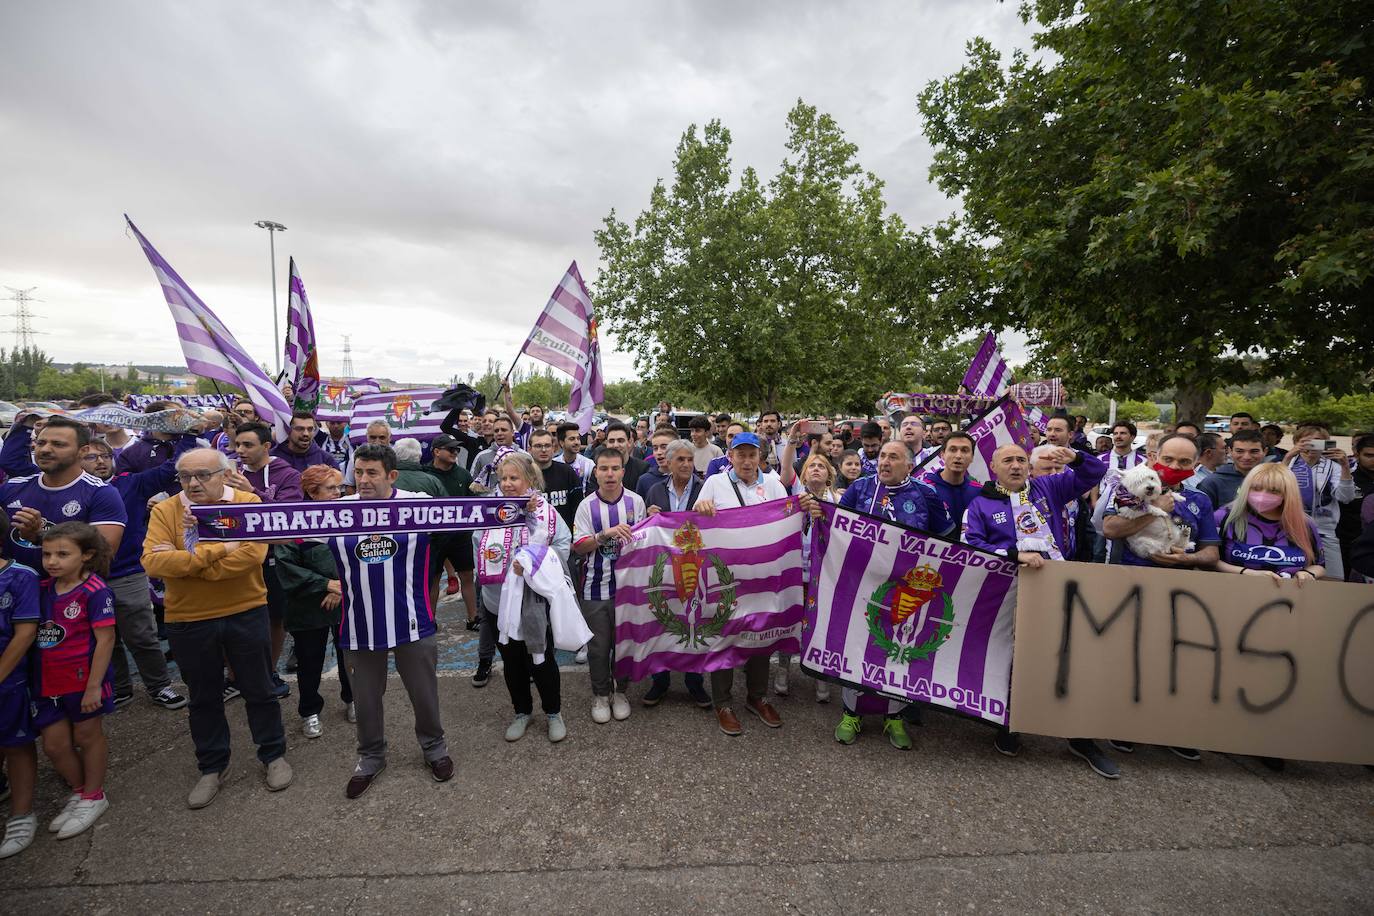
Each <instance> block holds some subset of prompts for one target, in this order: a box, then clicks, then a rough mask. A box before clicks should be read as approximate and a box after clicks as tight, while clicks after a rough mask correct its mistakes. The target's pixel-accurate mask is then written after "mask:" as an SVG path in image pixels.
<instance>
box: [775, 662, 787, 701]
mask: <svg viewBox="0 0 1374 916" xmlns="http://www.w3.org/2000/svg"><path fill="white" fill-rule="evenodd" d="M773 692H774V693H776V694H777V695H778V696H780V697H785V696H787V669H786V668H779V669H778V671H777V673H776V674H774V675H773Z"/></svg>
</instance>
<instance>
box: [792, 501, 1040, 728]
mask: <svg viewBox="0 0 1374 916" xmlns="http://www.w3.org/2000/svg"><path fill="white" fill-rule="evenodd" d="M821 509H822V511H823V512H824V513H825V517H824V519H823V520H821V521H818V522H817V523H816V525H815V531H816V536H817V538H818V548H817V549H816V550H814V551H812V554H811V581H812V583H813V586H814V590H813V591H812V593H811V594H810V595H809V596H808V597H807V602H806V615H805V623H804V625H803V632H804V635H803V640H802V641H803V643H804V646H803V649H802V661H801V664H802V667H803V668H805V669H807V670H808V671H811V672H813V673H815V674H817V675H820V676H822V677H825V678H830V679H832V680H837V681H840V682H842V683H845V684H849V685H850V686H852V687H857V688H859V689H861V690H871V691H874V692H876V693H880V694H882V695H884V696H887V697H892V698H895V699H901V700H917V701H920V702H922V703H932V704H934V705H936V706H944V707H947V708H949V709H954V710H957V711H959V712H961V713H966V714H968V715H971V716H976V717H978V718H980V719H986V720H987V721H989V722H995V723H997V724H999V725H1000V724H1004V723H1005V722H1006V721H1007V699H1008V695H1009V693H1010V688H1011V655H1012V629H1013V624H1014V621H1015V611H1016V589H1015V584H1016V563H1014V562H1013V561H1010V560H1007V559H1006V558H1004V557H999V556H997V555H995V554H991V553H984V552H982V551H979V550H975V549H974V548H972V547H969V546H968V545H967V544H958V543H955V542H953V541H946V540H943V539H941V538H937V537H934V536H932V535H928V534H925V533H923V532H920V531H917V530H915V529H912V528H907V527H905V526H903V525H896V524H893V523H891V522H887V521H884V520H883V519H880V518H876V517H874V516H871V515H866V514H864V513H861V512H854V511H853V510H850V509H844V508H841V507H839V506H836V505H834V504H831V503H824V502H823V503H821Z"/></svg>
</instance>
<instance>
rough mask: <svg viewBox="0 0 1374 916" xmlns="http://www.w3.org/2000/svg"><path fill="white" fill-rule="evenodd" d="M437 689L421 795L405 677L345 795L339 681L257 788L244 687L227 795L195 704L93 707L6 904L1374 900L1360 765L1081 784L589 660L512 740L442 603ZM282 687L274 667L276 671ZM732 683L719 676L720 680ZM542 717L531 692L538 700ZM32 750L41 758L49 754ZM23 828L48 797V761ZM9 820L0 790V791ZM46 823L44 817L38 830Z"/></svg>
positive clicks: (1162, 753) (0, 870)
mask: <svg viewBox="0 0 1374 916" xmlns="http://www.w3.org/2000/svg"><path fill="white" fill-rule="evenodd" d="M440 611H441V613H440V619H441V623H442V624H443V627H444V629H443V635H442V640H443V644H444V645H443V651H442V652H441V669H442V670H441V677H442V680H441V682H440V695H441V697H442V701H443V712H444V721H445V725H446V729H447V732H448V739H449V747H450V751H451V753H452V755H453V758H454V761H455V763H456V764H457V775H456V776H455V778H454V779H453V780H452V781H451V782H449V783H446V784H438V783H435V782H433V781H432V779H431V778H430V776H429V773H428V770H426V769H425V768H424V766H423V763H422V759H421V756H420V753H419V750H418V748H417V747H416V745H415V742H414V739H413V737H412V732H411V722H410V718H409V707H408V704H407V702H406V699H405V692H404V690H403V689H402V688H401V685H400V683H399V680H396V679H393V681H392V685H391V686H392V689H391V690H389V691H388V693H387V697H386V706H387V722H388V728H389V734H390V740H391V748H390V758H389V767H388V769H387V770H386V771H385V773H384V774H383V775H382V776H381V777H380V778H379V779H378V780H377V782H376V784H375V785H374V786H373V787H372V788H371V790H370V791H369V792H368V793H367V794H366V795H364V796H363V797H362V798H361V799H358V800H356V801H348V800H347V799H346V798H345V797H344V793H343V789H344V784H345V783H346V782H347V780H348V777H349V775H350V773H351V770H352V766H353V761H354V739H353V733H352V729H351V727H350V726H349V725H348V723H347V721H346V720H345V718H344V710H343V706H342V704H341V703H340V702H339V701H338V699H337V696H338V694H337V683H336V682H335V681H331V680H327V681H326V683H325V695H326V697H327V699H328V701H329V703H328V706H327V709H326V712H325V714H324V716H323V719H324V723H325V733H324V735H323V737H321V738H319V739H317V740H313V741H311V740H307V739H306V738H304V737H303V736H302V734H301V730H300V720H299V718H298V717H297V716H296V714H295V698H294V695H293V697H292V698H291V699H290V700H287V701H284V703H283V718H284V720H285V722H286V725H287V735H288V743H289V750H288V759H289V760H290V761H291V763H292V765H293V767H294V768H295V782H294V783H293V784H292V785H291V787H290V788H288V789H287V790H285V791H283V792H280V793H269V792H268V791H267V790H266V788H265V786H264V784H263V775H262V770H261V767H260V766H259V765H258V764H257V761H256V759H255V757H254V754H253V747H252V743H251V741H250V740H249V736H248V730H247V726H246V723H245V720H244V716H243V710H242V703H241V702H240V701H234V702H232V703H231V704H230V713H229V717H230V721H231V723H232V724H233V728H234V741H235V744H234V754H235V756H234V760H233V763H232V764H231V768H230V771H229V774H230V775H229V779H228V781H227V783H226V784H225V786H224V788H223V790H222V792H221V794H220V796H219V798H218V799H217V800H216V801H215V802H214V804H213V805H211V806H210V807H209V808H206V809H204V810H201V811H191V810H188V809H187V808H186V804H185V799H186V794H187V792H188V791H189V790H190V788H191V786H192V784H193V783H194V782H195V779H196V776H197V774H196V770H195V761H194V756H193V752H192V746H191V740H190V736H189V733H188V731H187V728H186V722H185V712H184V711H180V712H168V711H165V710H162V709H159V708H156V707H154V706H153V705H152V704H151V702H149V701H148V700H147V699H145V698H144V696H143V694H142V692H141V691H139V697H138V699H137V700H136V701H135V702H134V703H132V704H130V705H129V706H128V707H126V708H124V709H122V710H121V711H119V712H118V713H117V714H116V715H114V716H112V717H111V718H110V720H109V721H108V723H107V732H108V734H109V736H110V747H111V759H110V776H109V779H108V781H107V791H108V794H109V797H110V801H111V808H110V810H109V812H107V813H106V815H105V816H104V817H103V818H102V819H101V820H100V821H99V822H98V823H97V825H96V826H95V827H94V828H93V829H92V830H90V831H88V832H87V833H85V834H83V835H82V836H79V837H77V838H74V839H71V840H66V841H62V842H59V841H57V840H56V839H54V838H53V835H51V834H48V833H46V832H43V833H42V834H41V835H40V837H39V839H38V840H37V841H36V842H35V844H34V845H33V846H32V847H30V848H29V849H28V850H27V851H26V852H24V853H22V854H21V855H19V856H17V857H15V858H12V859H9V860H6V861H4V862H0V913H34V912H43V913H69V912H70V913H77V912H80V913H125V912H140V913H181V912H186V913H215V914H233V913H245V914H255V913H265V912H274V913H316V912H338V913H345V912H346V913H349V914H355V913H356V914H367V913H386V914H394V913H408V912H444V913H446V912H464V913H467V912H473V913H487V912H496V911H501V912H514V913H524V912H535V913H544V914H548V913H583V912H585V913H598V914H601V913H609V914H617V913H627V914H629V913H633V914H644V913H669V912H692V913H718V912H741V913H788V914H793V913H795V914H805V916H811V914H817V916H820V914H841V913H886V912H899V911H901V912H913V911H915V912H953V911H959V912H982V911H992V910H1015V911H1029V912H1053V913H1062V912H1070V911H1081V912H1172V911H1184V910H1193V911H1198V910H1200V911H1206V912H1221V913H1267V912H1297V911H1301V912H1304V913H1368V912H1370V910H1371V907H1372V906H1374V773H1371V772H1370V771H1369V770H1367V769H1365V768H1363V767H1356V766H1343V765H1333V764H1314V763H1302V762H1291V763H1289V765H1288V767H1287V770H1286V771H1285V772H1283V773H1278V774H1275V773H1271V772H1270V771H1268V770H1266V769H1265V768H1263V767H1262V766H1261V765H1260V764H1259V763H1258V761H1256V760H1254V759H1251V758H1245V757H1230V756H1226V755H1221V754H1211V753H1204V754H1203V757H1202V760H1201V761H1200V762H1197V763H1189V762H1186V761H1184V760H1181V759H1179V758H1177V757H1175V756H1173V755H1172V754H1170V753H1169V752H1168V751H1166V750H1164V749H1162V748H1139V749H1137V751H1136V753H1135V754H1133V755H1122V754H1115V755H1114V756H1115V757H1116V759H1117V760H1118V761H1119V763H1120V765H1121V769H1122V773H1123V776H1122V778H1121V779H1120V780H1117V781H1115V782H1112V781H1108V780H1104V779H1102V778H1100V777H1098V776H1096V775H1094V774H1093V773H1092V772H1091V771H1090V770H1089V769H1088V768H1087V766H1086V765H1085V764H1083V763H1082V762H1081V761H1079V760H1078V759H1076V758H1074V757H1072V756H1070V755H1069V753H1068V751H1067V749H1066V746H1065V743H1064V742H1063V741H1062V740H1058V739H1051V738H1039V737H1028V738H1027V739H1026V741H1025V747H1024V749H1023V750H1022V753H1021V755H1020V756H1019V757H1017V758H1015V759H1012V758H1007V757H1003V756H1001V755H999V754H997V753H996V752H994V750H993V748H992V734H993V733H992V730H991V729H990V728H989V727H987V726H984V725H980V724H979V723H976V722H972V721H969V720H964V719H959V718H954V717H952V716H948V715H942V714H936V713H927V714H926V715H925V717H924V720H925V724H924V726H923V727H921V728H916V729H913V730H912V735H913V738H914V740H915V745H916V747H915V749H914V750H913V751H910V752H899V751H897V750H895V749H893V748H892V747H890V746H889V745H888V744H887V742H886V741H885V740H884V739H883V737H882V734H881V722H880V720H876V719H870V720H867V721H866V725H865V731H864V732H863V734H862V735H861V736H860V738H859V741H858V742H857V743H856V744H854V745H853V746H850V747H844V746H841V745H838V744H837V743H836V742H835V741H834V740H833V737H832V733H833V729H834V726H835V724H836V722H837V720H838V717H839V713H840V708H839V703H838V691H836V692H835V693H836V695H835V699H834V700H832V701H831V702H830V703H829V704H825V705H822V704H818V703H817V702H816V701H815V693H814V687H813V682H812V681H810V679H808V678H806V677H804V676H802V675H800V674H798V673H797V672H796V671H795V670H794V671H793V672H792V675H791V691H790V695H789V696H786V697H778V698H774V703H775V705H776V706H777V708H778V709H779V710H780V712H781V714H782V716H783V719H784V726H783V727H782V728H781V729H778V730H770V729H768V728H765V727H764V726H763V724H762V723H761V722H759V721H758V720H757V719H755V718H753V717H752V716H744V726H745V733H744V735H743V736H741V737H738V738H728V737H726V736H724V735H723V734H721V733H720V731H719V730H718V729H717V728H716V725H715V720H714V716H713V715H712V714H711V713H710V712H709V711H703V710H700V709H697V708H696V707H695V706H694V705H692V704H691V703H690V702H689V701H688V699H687V696H686V694H685V692H684V691H683V690H682V687H681V682H680V680H678V679H677V678H676V677H675V679H674V689H673V692H672V693H671V694H670V695H669V697H668V699H667V700H666V701H665V702H664V703H663V704H662V705H661V706H658V707H655V708H645V707H643V706H641V705H640V704H639V702H638V699H639V697H640V696H642V694H643V691H644V689H645V687H646V685H644V684H640V685H635V686H634V687H632V688H631V691H630V695H631V699H632V701H633V702H634V711H633V714H632V715H631V717H630V718H629V719H628V720H627V721H625V722H611V723H610V724H607V725H596V724H594V723H593V722H592V721H591V718H590V715H589V712H590V690H589V688H588V683H587V675H586V672H585V669H582V668H579V667H576V666H572V665H569V666H568V667H566V668H565V670H564V672H563V697H564V702H563V709H564V713H565V715H566V717H567V719H568V738H567V739H566V740H565V741H564V742H562V743H561V744H558V745H553V744H550V743H549V741H548V740H547V738H546V733H545V724H544V719H543V717H542V716H541V715H539V714H536V716H535V719H534V722H533V724H532V726H531V728H530V730H529V733H528V734H527V735H526V737H525V738H524V739H523V740H522V741H519V742H516V743H513V744H508V743H507V742H506V741H505V740H504V739H503V734H504V730H505V726H506V724H507V723H508V721H509V718H510V715H511V707H510V701H509V697H508V695H507V693H506V689H505V686H504V683H503V681H502V680H501V677H500V675H499V669H498V674H497V676H496V677H494V678H493V679H492V681H491V683H490V685H489V686H487V687H486V688H484V689H480V690H476V689H473V687H472V682H471V668H472V666H473V665H474V664H475V658H476V641H475V636H476V634H472V633H468V632H467V631H466V630H464V629H463V628H462V626H461V616H462V613H461V610H460V605H459V604H458V603H457V602H456V601H454V600H452V599H450V600H447V601H445V602H444V603H443V604H441V607H440ZM288 680H289V678H288ZM742 689H743V679H742V678H737V682H736V691H737V693H738V692H740V691H742ZM536 708H537V703H536ZM40 760H41V755H40ZM40 768H41V769H40V780H39V782H40V785H39V798H38V807H37V810H38V814H39V816H40V820H41V823H46V821H47V819H48V818H50V817H52V815H53V814H55V813H56V811H57V810H58V808H59V807H60V805H61V803H62V801H63V795H64V792H63V789H62V787H61V786H60V785H59V781H58V780H57V779H56V777H55V775H54V774H53V773H52V771H51V769H50V768H49V767H48V766H47V764H46V762H43V763H41V764H40ZM0 808H3V806H0ZM40 830H41V827H40Z"/></svg>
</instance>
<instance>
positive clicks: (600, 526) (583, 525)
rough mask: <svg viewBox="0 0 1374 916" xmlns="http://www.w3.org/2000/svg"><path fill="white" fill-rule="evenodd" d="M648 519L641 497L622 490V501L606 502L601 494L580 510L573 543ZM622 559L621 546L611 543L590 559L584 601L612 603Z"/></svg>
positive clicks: (589, 556)
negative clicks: (645, 516)
mask: <svg viewBox="0 0 1374 916" xmlns="http://www.w3.org/2000/svg"><path fill="white" fill-rule="evenodd" d="M643 518H644V500H643V499H641V498H640V496H639V494H638V493H632V492H630V491H629V490H626V489H622V490H621V491H620V498H619V499H617V500H616V501H615V502H606V501H605V500H603V499H602V498H601V493H600V491H596V492H593V493H591V494H590V495H588V496H587V497H586V498H585V499H583V500H582V502H581V503H579V504H578V506H577V516H576V518H575V519H574V521H573V543H574V544H576V543H577V542H578V541H580V540H582V539H583V538H589V537H596V536H597V535H598V534H600V533H601V532H602V531H605V530H606V529H607V528H614V527H615V526H616V525H634V524H635V523H637V522H639V521H640V520H642V519H643ZM618 556H620V544H619V542H617V541H611V542H610V543H608V544H603V545H602V546H600V547H598V548H597V549H596V550H593V551H592V552H591V553H590V554H588V555H587V577H586V579H585V580H583V583H582V597H583V598H585V599H587V600H588V601H609V600H610V599H612V598H614V597H615V560H616V557H618Z"/></svg>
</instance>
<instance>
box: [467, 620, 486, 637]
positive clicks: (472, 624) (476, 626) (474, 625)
mask: <svg viewBox="0 0 1374 916" xmlns="http://www.w3.org/2000/svg"><path fill="white" fill-rule="evenodd" d="M466 626H467V628H468V632H469V633H474V632H476V631H477V630H480V629H482V618H480V617H474V618H472V619H471V620H469V621H468V622H467V624H466Z"/></svg>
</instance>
